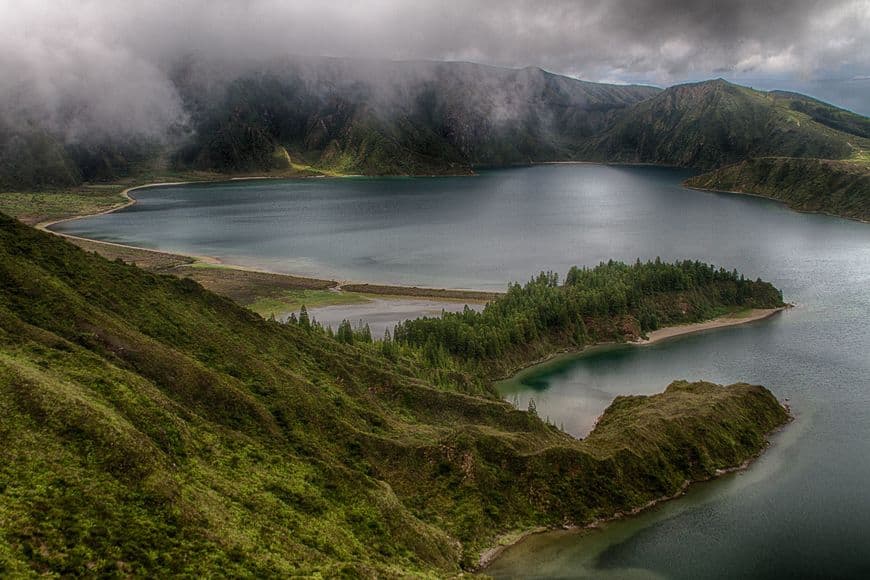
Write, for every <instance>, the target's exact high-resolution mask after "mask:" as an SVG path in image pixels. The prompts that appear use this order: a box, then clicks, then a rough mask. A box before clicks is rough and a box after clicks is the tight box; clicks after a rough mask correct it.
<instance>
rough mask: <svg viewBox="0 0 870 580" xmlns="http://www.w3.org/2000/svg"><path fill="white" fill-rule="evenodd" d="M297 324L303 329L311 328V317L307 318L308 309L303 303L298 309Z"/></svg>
mask: <svg viewBox="0 0 870 580" xmlns="http://www.w3.org/2000/svg"><path fill="white" fill-rule="evenodd" d="M299 326H301V327H302V328H304V329H305V330H309V329H310V328H311V319H309V318H308V309H307V308H305V305H304V304H303V305H302V308H300V309H299Z"/></svg>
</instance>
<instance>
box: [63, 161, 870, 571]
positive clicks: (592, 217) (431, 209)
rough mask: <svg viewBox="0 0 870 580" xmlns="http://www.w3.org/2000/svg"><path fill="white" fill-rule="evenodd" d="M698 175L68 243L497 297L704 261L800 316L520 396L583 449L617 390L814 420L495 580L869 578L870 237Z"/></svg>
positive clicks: (164, 193) (333, 206)
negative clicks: (742, 461) (729, 390)
mask: <svg viewBox="0 0 870 580" xmlns="http://www.w3.org/2000/svg"><path fill="white" fill-rule="evenodd" d="M686 175H687V174H686V173H685V172H681V171H676V170H670V169H658V168H637V167H635V168H630V167H603V166H595V165H557V166H538V167H531V168H522V169H510V170H501V171H492V172H485V173H483V174H481V175H480V176H477V177H467V178H466V177H455V178H421V179H358V180H357V179H353V180H307V181H294V182H287V181H284V182H247V183H230V184H221V185H210V186H184V187H172V188H164V189H157V190H150V191H142V192H139V193H137V197H139V199H140V203H139V204H136V205H135V206H132V207H131V208H129V209H127V210H124V211H122V212H118V213H115V214H110V215H106V216H101V217H95V218H90V219H86V220H80V221H75V222H69V223H66V224H63V225H61V226H60V227H59V228H58V229H61V230H62V231H65V232H69V233H74V234H77V235H84V236H87V237H94V238H97V239H104V240H110V241H116V242H121V243H128V244H134V245H142V246H147V247H152V248H158V249H164V250H171V251H180V252H185V253H192V254H201V255H213V256H218V257H221V258H224V259H227V260H228V261H231V262H237V263H243V264H246V265H253V266H260V267H267V268H270V269H274V270H278V271H287V272H294V273H302V274H318V275H321V276H323V275H329V276H334V277H337V278H343V279H353V280H364V281H372V282H393V283H406V284H418V285H431V286H439V287H443V286H453V287H466V288H479V289H500V288H503V286H504V284H505V283H506V282H508V281H510V280H525V279H527V278H529V277H530V276H531V275H532V274H534V273H535V272H537V271H540V270H542V269H552V270H556V271H559V272H561V273H564V272H565V271H566V270H567V268H568V267H569V266H570V265H572V264H585V265H593V264H595V263H597V262H599V261H600V260H605V259H608V258H614V259H620V260H626V261H633V260H635V259H636V258H638V257H640V258H642V259H647V258H654V257H656V256H661V257H662V258H663V259H668V260H671V259H683V258H689V259H700V260H704V261H708V262H713V263H715V264H717V265H722V266H724V267H726V268H729V269H730V268H737V269H738V270H740V271H741V272H743V273H745V274H746V275H748V276H751V277H756V276H760V277H762V278H764V279H766V280H769V281H771V282H773V283H774V284H776V285H777V286H778V287H780V288H782V289H783V291H784V293H785V297H786V299H787V300H788V301H790V302H793V303H795V304H796V305H797V307H796V308H794V309H792V310H790V311H787V312H785V313H783V314H781V315H778V316H777V317H775V318H773V319H770V320H767V321H764V322H759V323H753V324H750V325H746V326H741V327H733V328H728V329H723V330H718V331H714V332H708V333H703V334H697V335H691V336H686V337H682V338H679V339H675V340H672V341H668V342H663V343H660V344H656V345H653V346H648V347H644V348H633V347H620V348H611V349H602V350H598V351H594V352H592V353H589V354H587V355H585V356H580V357H574V358H573V359H571V360H566V361H560V362H559V364H556V365H550V366H549V367H545V368H541V369H539V370H538V371H537V372H535V373H531V374H527V375H525V376H524V377H522V380H520V381H514V382H512V383H510V384H506V385H503V386H502V388H503V389H504V393H505V395H506V397H507V398H509V399H512V400H513V399H515V400H517V402H518V403H520V404H521V405H522V404H525V403H526V402H527V400H528V397H530V396H533V397H534V398H535V400H536V403H537V408H538V412H539V413H540V414H542V415H549V416H550V419H551V421H555V422H556V423H560V422H561V423H564V424H565V428H566V429H567V430H570V431H572V432H574V433H577V434H581V435H582V434H583V433H584V432H585V431H587V430H588V429H589V428H590V427H591V425H592V424H593V423H594V419H595V417H597V416H598V415H599V414H600V413H601V411H602V410H603V409H604V408H605V407H606V405H607V404H608V403H609V401H610V400H611V399H612V397H613V396H615V395H616V394H619V393H653V392H658V391H661V390H662V389H663V388H664V387H665V386H666V385H667V384H668V383H669V382H670V381H672V380H674V379H678V378H686V379H701V378H703V379H708V380H713V381H716V382H723V383H730V382H735V381H747V382H756V383H761V384H764V385H766V386H768V387H769V388H771V389H772V390H773V391H774V392H775V393H776V395H777V396H778V397H780V398H788V399H789V400H790V403H791V405H792V408H793V410H794V412H795V414H796V416H797V420H796V422H795V423H793V424H792V425H790V426H789V427H788V428H787V429H786V430H785V431H784V432H783V433H781V434H779V435H777V436H776V437H775V440H774V445H773V446H772V448H771V449H770V450H769V451H768V452H767V453H766V454H765V455H764V456H763V457H762V458H761V459H760V460H759V461H758V462H757V463H756V464H755V465H754V466H753V467H752V468H751V469H750V470H749V471H748V472H746V473H743V474H738V475H733V476H728V477H725V478H723V479H722V480H720V481H716V482H712V483H709V484H704V485H703V486H699V487H698V488H696V489H694V490H693V491H691V492H690V493H689V494H688V496H687V497H686V498H684V499H682V500H679V501H676V502H670V503H668V504H664V505H662V506H660V507H658V508H657V509H655V510H653V511H651V512H649V513H647V514H644V515H643V516H641V517H638V518H632V519H630V520H626V521H623V522H618V523H614V524H611V525H608V526H607V527H606V528H605V529H603V530H601V531H598V532H594V533H591V534H587V535H584V536H579V535H577V534H548V535H542V536H539V537H535V538H533V539H532V540H529V541H527V542H524V543H522V544H520V545H519V546H517V547H516V548H514V549H513V550H510V551H508V552H507V553H506V554H505V556H504V557H503V558H502V559H500V560H498V561H497V562H496V564H495V565H494V566H493V567H492V568H491V569H490V570H489V572H490V573H492V574H494V575H495V576H497V577H534V576H545V577H564V578H577V577H602V576H609V577H614V578H622V577H629V576H632V577H664V578H670V577H673V578H782V577H870V226H868V225H866V224H859V223H855V222H849V221H845V220H840V219H836V218H831V217H826V216H816V215H806V214H800V213H796V212H792V211H790V210H788V209H786V208H785V207H783V206H781V205H779V204H776V203H773V202H770V201H766V200H762V199H757V198H752V197H745V196H734V195H729V194H715V193H704V192H697V191H690V190H686V189H684V188H682V187H681V186H680V181H681V180H682V179H683V178H684V177H685V176H686Z"/></svg>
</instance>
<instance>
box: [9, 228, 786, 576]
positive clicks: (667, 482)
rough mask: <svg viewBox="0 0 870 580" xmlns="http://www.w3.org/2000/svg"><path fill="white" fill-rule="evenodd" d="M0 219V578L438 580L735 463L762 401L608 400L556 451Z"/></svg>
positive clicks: (321, 343) (709, 391) (221, 303)
mask: <svg viewBox="0 0 870 580" xmlns="http://www.w3.org/2000/svg"><path fill="white" fill-rule="evenodd" d="M379 352H380V351H379V350H378V348H377V347H375V346H371V345H356V346H352V345H346V344H340V343H338V342H336V341H335V340H334V339H332V338H330V337H328V336H327V335H326V334H323V333H319V332H316V331H314V330H306V329H304V328H302V327H301V326H298V325H282V324H278V323H274V322H268V321H264V320H262V319H261V318H259V317H258V316H256V315H255V314H253V313H251V312H249V311H247V310H244V309H242V308H239V307H237V306H236V305H235V304H233V303H232V302H230V301H229V300H226V299H223V298H220V297H218V296H216V295H213V294H210V293H208V292H206V291H204V290H203V289H202V288H201V287H199V286H198V285H196V284H195V283H193V282H191V281H189V280H179V279H175V278H171V277H167V276H157V275H153V274H148V273H146V272H143V271H142V270H139V269H137V268H136V267H134V266H129V265H124V264H121V263H117V262H109V261H106V260H104V259H102V258H100V257H98V256H96V255H93V254H87V253H85V252H83V251H82V250H80V249H78V248H76V247H74V246H72V245H71V244H68V243H67V242H64V241H62V240H60V239H58V238H55V237H53V236H50V235H47V234H44V233H41V232H38V231H35V230H32V229H30V228H27V227H25V226H23V225H21V224H20V223H18V222H15V221H14V220H11V219H9V218H7V217H5V216H2V215H0V441H2V442H3V445H2V446H0V496H2V498H0V575H15V574H19V575H30V574H34V575H35V574H39V573H49V574H60V575H74V574H78V575H110V574H112V575H114V574H118V575H148V576H164V577H165V576H167V575H170V574H184V573H186V574H192V575H216V576H257V577H262V576H286V575H289V574H314V573H322V574H325V575H337V574H339V573H344V574H349V575H362V576H376V575H377V576H398V575H404V574H407V573H410V572H425V573H432V574H436V575H449V574H452V573H455V572H457V571H458V570H459V569H460V566H462V565H471V564H472V563H473V562H474V561H475V560H476V556H477V553H478V551H479V550H480V549H481V548H482V547H484V546H485V545H486V544H487V543H489V542H491V541H492V539H493V538H494V537H495V536H496V535H497V534H499V533H501V532H504V531H506V530H510V529H517V528H524V527H527V526H531V525H546V524H557V523H561V522H563V521H573V522H576V523H582V522H585V521H588V520H590V519H591V518H594V517H598V516H603V515H609V514H611V513H613V512H615V511H618V510H626V509H631V508H632V507H636V506H639V505H643V504H644V503H646V502H647V501H649V500H651V499H654V498H656V497H659V496H663V495H669V494H672V493H674V492H675V491H676V490H677V489H679V487H680V486H681V485H682V484H683V482H684V481H685V480H687V479H696V478H702V477H707V476H709V475H711V474H713V473H714V472H715V470H716V469H718V468H722V467H728V466H732V465H735V464H739V463H740V462H742V461H743V460H745V459H747V458H748V457H750V456H752V455H753V454H755V453H757V452H758V451H759V450H760V449H761V448H762V446H763V444H764V435H765V434H766V433H767V432H768V431H770V430H771V429H773V428H775V427H776V426H778V425H780V424H782V423H783V422H784V421H785V419H786V416H785V412H784V411H783V409H782V408H781V407H780V405H779V404H778V403H777V402H776V401H775V399H774V398H773V396H772V395H771V394H770V393H769V392H767V391H766V390H765V389H763V388H762V387H757V386H749V385H737V386H732V387H728V388H722V387H717V386H713V385H708V384H703V383H700V384H692V385H688V384H682V383H681V384H676V385H673V386H672V387H670V388H669V389H668V390H667V391H666V392H665V393H664V394H662V395H658V396H655V397H633V398H630V399H620V400H618V401H617V402H616V403H615V405H614V407H612V408H611V410H610V411H608V413H607V414H605V418H604V420H603V421H602V424H601V426H600V427H599V429H597V430H596V431H595V432H594V433H593V434H592V435H591V436H590V437H589V438H588V439H587V440H585V441H582V442H579V441H576V440H574V439H572V438H570V437H568V436H567V435H565V434H563V433H561V432H559V431H558V430H556V429H555V428H553V427H551V426H548V425H546V424H544V423H543V422H542V421H540V420H539V419H538V418H536V417H534V416H533V415H531V414H529V413H526V412H521V411H517V410H514V409H513V408H511V407H510V406H509V405H508V404H507V403H505V402H503V401H500V400H497V399H495V398H489V397H486V396H470V395H467V394H462V393H460V392H456V391H458V389H456V390H454V391H450V390H444V389H441V388H435V387H433V386H431V385H430V384H428V383H427V382H426V381H425V380H422V379H421V378H420V377H419V376H417V375H418V374H419V372H418V369H417V368H416V366H414V365H413V358H412V357H410V358H409V357H408V356H405V355H402V356H400V357H398V359H397V360H396V362H391V361H390V360H387V359H385V358H384V357H382V356H381V355H380V354H379Z"/></svg>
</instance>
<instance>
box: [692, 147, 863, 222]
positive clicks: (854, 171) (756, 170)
mask: <svg viewBox="0 0 870 580" xmlns="http://www.w3.org/2000/svg"><path fill="white" fill-rule="evenodd" d="M686 185H688V186H689V187H694V188H697V189H710V190H715V191H733V192H739V193H752V194H755V195H763V196H765V197H770V198H773V199H777V200H780V201H783V202H785V203H786V204H788V206H789V207H792V208H794V209H797V210H800V211H810V212H819V213H828V214H833V215H839V216H843V217H848V218H854V219H860V220H865V221H867V220H870V163H868V162H867V161H860V160H858V161H852V160H843V161H834V160H830V159H795V158H789V157H762V158H758V159H750V160H749V161H742V162H740V163H736V164H734V165H729V166H727V167H723V168H721V169H717V170H715V171H711V172H709V173H705V174H703V175H698V176H695V177H692V178H691V179H689V180H687V181H686Z"/></svg>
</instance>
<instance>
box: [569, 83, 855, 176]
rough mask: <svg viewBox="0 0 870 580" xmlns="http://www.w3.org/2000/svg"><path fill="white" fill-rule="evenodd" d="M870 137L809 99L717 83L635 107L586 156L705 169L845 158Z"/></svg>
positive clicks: (844, 115)
mask: <svg viewBox="0 0 870 580" xmlns="http://www.w3.org/2000/svg"><path fill="white" fill-rule="evenodd" d="M868 130H870V120H868V119H866V118H865V117H861V116H860V115H855V114H854V113H849V112H848V111H844V110H842V109H837V108H836V107H832V106H830V105H825V104H824V103H821V102H820V101H815V100H814V99H810V98H809V97H803V96H802V95H795V94H790V93H778V92H772V93H768V92H762V91H756V90H753V89H750V88H747V87H742V86H739V85H735V84H731V83H729V82H726V81H724V80H721V79H719V80H713V81H705V82H700V83H693V84H685V85H678V86H674V87H671V88H669V89H666V90H665V91H662V92H661V93H659V94H657V95H656V96H654V97H653V98H651V99H648V100H646V101H644V102H642V103H639V104H637V105H635V106H633V107H632V108H631V109H629V110H627V111H625V113H624V114H623V115H621V116H619V118H618V119H616V120H615V122H614V123H613V125H612V126H611V127H609V128H608V129H607V130H606V131H604V132H603V133H602V134H601V135H600V136H598V137H596V138H594V139H592V140H590V141H589V142H588V143H587V144H586V146H585V147H584V149H583V155H584V156H585V157H587V158H589V159H593V160H602V161H619V162H628V163H655V164H662V165H676V166H681V167H695V168H700V169H708V168H713V167H720V166H723V165H728V164H731V163H735V162H737V161H743V160H746V159H750V158H753V157H763V156H783V157H816V158H826V159H842V158H847V157H850V156H852V155H853V154H854V153H855V151H856V149H858V148H860V146H861V144H860V142H861V141H862V140H863V138H864V137H866V134H867V131H868ZM864 145H865V146H866V143H864Z"/></svg>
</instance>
